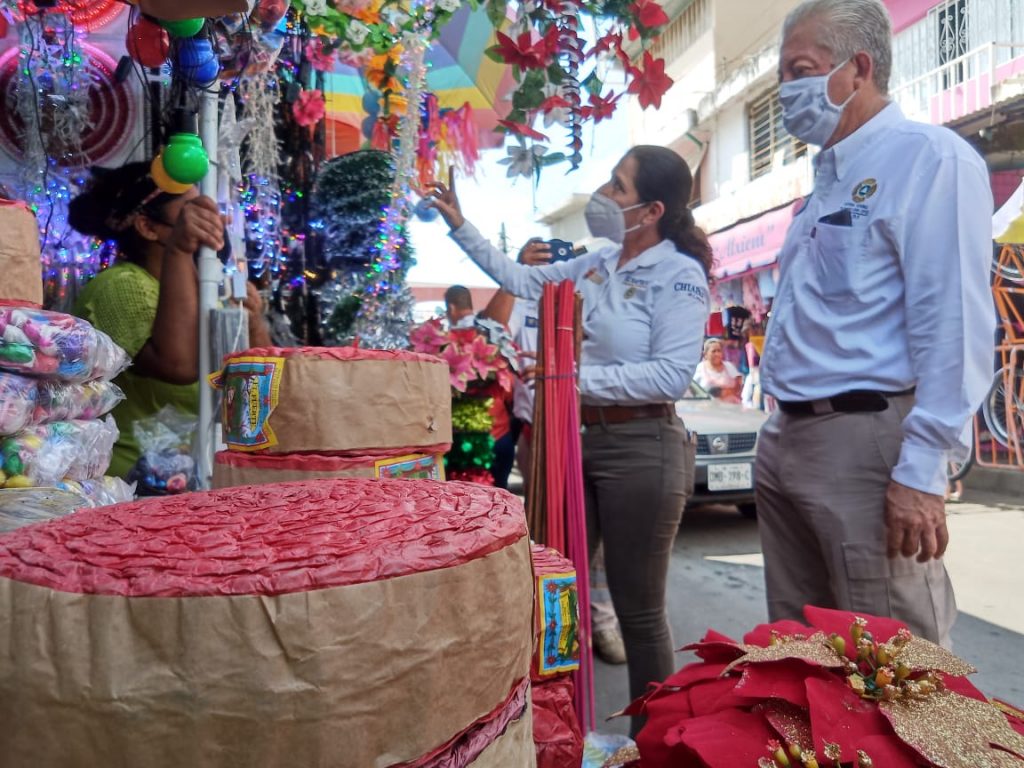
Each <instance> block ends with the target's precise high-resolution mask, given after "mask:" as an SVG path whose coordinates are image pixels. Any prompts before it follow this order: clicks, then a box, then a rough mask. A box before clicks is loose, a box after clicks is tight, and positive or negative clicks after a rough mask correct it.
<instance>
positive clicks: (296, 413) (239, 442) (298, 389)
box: [217, 347, 452, 454]
mask: <svg viewBox="0 0 1024 768" xmlns="http://www.w3.org/2000/svg"><path fill="white" fill-rule="evenodd" d="M448 376H449V375H448V364H447V363H446V362H445V361H444V360H442V359H441V358H439V357H434V356H432V355H424V354H420V353H418V352H403V351H397V350H388V351H386V350H377V349H357V348H356V347H305V348H296V349H278V348H258V349H250V350H247V351H245V352H242V353H239V354H237V355H231V356H229V357H228V358H226V360H225V364H224V370H223V372H222V373H221V375H220V377H219V378H218V382H217V385H218V386H219V387H220V388H221V389H222V390H223V391H224V396H223V419H222V421H223V425H224V442H225V443H227V446H228V448H229V449H230V450H233V451H261V452H266V453H309V452H312V453H320V454H332V453H353V452H365V451H367V450H381V449H386V448H399V447H413V448H416V447H419V446H435V445H437V444H438V443H450V442H451V441H452V405H451V389H450V385H449V381H448Z"/></svg>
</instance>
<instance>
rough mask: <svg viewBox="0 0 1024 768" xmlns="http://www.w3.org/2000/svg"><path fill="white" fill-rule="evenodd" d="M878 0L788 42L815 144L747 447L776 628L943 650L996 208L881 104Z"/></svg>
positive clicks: (852, 2)
mask: <svg viewBox="0 0 1024 768" xmlns="http://www.w3.org/2000/svg"><path fill="white" fill-rule="evenodd" d="M891 61H892V30H891V21H890V19H889V15H888V12H887V11H886V9H885V6H884V5H882V3H881V2H880V0H808V1H807V2H804V3H802V4H801V5H800V6H798V7H797V8H796V9H794V10H793V11H792V12H791V13H790V14H789V16H788V17H787V19H786V22H785V24H784V27H783V41H782V48H781V54H780V60H779V80H780V83H781V85H780V89H779V100H780V102H781V104H782V110H783V123H784V125H785V126H786V129H787V130H788V131H789V133H790V134H792V135H793V136H795V137H796V138H798V139H800V140H802V141H805V142H807V143H809V144H815V145H818V146H821V147H823V150H822V152H821V153H820V154H819V155H818V157H817V158H816V168H815V182H814V193H813V194H812V195H811V197H810V198H809V199H808V201H807V202H806V204H805V205H804V207H803V209H802V211H800V212H799V213H798V214H797V216H796V218H795V219H794V221H793V223H792V225H791V226H790V230H789V233H788V234H787V237H786V241H785V245H784V246H783V248H782V251H781V252H780V254H779V266H780V269H781V276H780V281H779V291H778V295H777V297H776V299H775V303H774V306H773V313H772V317H771V321H770V322H769V325H768V333H767V339H766V345H765V349H764V357H763V359H762V361H761V381H762V384H763V386H764V389H765V391H766V392H767V393H769V394H771V395H773V396H774V397H775V398H777V400H778V407H779V410H778V411H777V412H776V413H774V414H773V415H772V417H771V418H770V419H769V421H768V422H767V423H766V425H765V426H764V427H763V429H762V431H761V437H760V440H759V443H758V449H757V467H756V474H757V489H756V493H757V510H758V523H759V529H760V532H761V538H762V544H763V550H764V558H765V582H766V587H767V598H768V612H769V616H770V618H771V619H773V620H777V619H795V618H800V612H801V608H802V606H803V605H804V604H806V603H811V604H814V605H821V606H825V607H832V608H839V609H843V610H849V611H854V612H864V613H869V614H877V615H883V616H891V617H893V618H896V619H899V620H901V621H903V622H905V623H906V624H907V625H908V626H909V627H910V629H911V631H912V632H914V633H915V634H917V635H920V636H921V637H925V638H927V639H929V640H932V641H935V642H939V643H942V644H943V645H947V646H948V645H949V642H950V629H951V628H952V625H953V622H954V620H955V617H956V604H955V601H954V597H953V588H952V585H951V584H950V581H949V577H948V575H947V573H946V569H945V566H944V565H943V563H942V560H941V559H940V558H941V557H942V554H943V552H944V551H945V549H946V545H947V543H948V541H949V534H948V531H947V529H946V522H945V508H944V504H943V494H944V492H945V490H946V464H947V461H948V460H949V459H950V458H951V457H952V458H956V457H962V456H965V455H966V450H967V440H968V428H969V427H968V422H969V420H970V418H971V416H972V415H973V413H974V411H975V410H976V409H977V407H978V405H979V404H980V402H981V401H982V399H983V398H984V396H985V394H986V392H987V391H988V387H989V382H990V381H991V379H992V361H993V339H994V336H993V334H994V324H995V313H994V310H993V302H992V296H991V293H990V290H989V267H990V264H989V262H990V260H991V254H992V244H991V238H992V227H991V216H992V193H991V188H990V184H989V176H988V171H987V169H986V167H985V163H984V162H983V160H982V159H981V158H980V157H979V156H978V154H977V153H976V152H975V151H974V150H973V149H972V148H971V147H970V146H969V145H968V144H967V143H966V142H965V141H964V140H963V139H961V138H960V137H959V136H957V135H956V134H954V133H953V132H952V131H950V130H948V129H946V128H941V127H935V126H930V125H925V124H921V123H915V122H911V121H909V120H907V119H906V118H904V117H903V114H902V113H901V112H900V109H899V107H898V106H896V105H895V104H893V103H891V102H890V101H889V98H888V95H887V93H888V90H887V89H888V80H889V73H890V68H891Z"/></svg>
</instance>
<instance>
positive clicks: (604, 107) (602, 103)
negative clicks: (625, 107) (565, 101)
mask: <svg viewBox="0 0 1024 768" xmlns="http://www.w3.org/2000/svg"><path fill="white" fill-rule="evenodd" d="M621 95H622V94H618V93H615V92H614V91H612V92H611V93H609V94H608V95H607V96H600V95H598V94H596V93H592V94H590V104H589V105H588V106H585V107H583V108H582V109H581V110H580V113H581V114H582V115H583V119H584V120H587V119H589V118H591V117H592V118H594V123H600V122H601V121H602V120H605V119H607V118H609V117H611V116H612V114H613V113H614V112H615V107H616V102H618V100H619V97H620V96H621Z"/></svg>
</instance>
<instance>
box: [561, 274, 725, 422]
mask: <svg viewBox="0 0 1024 768" xmlns="http://www.w3.org/2000/svg"><path fill="white" fill-rule="evenodd" d="M707 319H708V288H707V280H706V279H705V277H704V274H703V272H702V271H701V269H700V267H699V266H698V265H697V263H696V262H693V264H692V265H689V264H688V265H686V268H685V269H684V270H681V271H680V273H679V274H678V275H677V276H676V278H675V279H674V280H673V281H671V282H668V283H667V284H666V285H664V286H663V287H662V290H661V291H660V292H659V295H658V296H657V298H656V299H655V307H654V316H653V318H652V322H651V359H650V360H649V361H645V362H642V363H620V364H618V365H583V366H582V367H581V368H580V393H581V394H582V395H583V397H584V398H585V399H587V400H589V401H591V402H593V403H601V404H606V403H618V404H624V403H656V402H667V401H668V402H674V401H675V400H678V399H679V398H680V397H682V396H683V393H684V392H685V391H686V387H687V386H689V383H690V378H691V376H692V375H693V371H694V369H695V368H696V367H697V364H698V362H699V361H700V354H701V348H702V346H703V343H704V325H705V323H707Z"/></svg>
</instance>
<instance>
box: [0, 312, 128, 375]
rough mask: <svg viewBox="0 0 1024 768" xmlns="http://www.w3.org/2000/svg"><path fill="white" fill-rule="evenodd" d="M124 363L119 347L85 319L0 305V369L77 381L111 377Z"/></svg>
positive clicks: (126, 361)
mask: <svg viewBox="0 0 1024 768" xmlns="http://www.w3.org/2000/svg"><path fill="white" fill-rule="evenodd" d="M128 362H129V360H128V356H127V355H126V354H125V352H124V350H123V349H121V348H120V347H119V346H117V344H115V343H114V342H113V340H112V339H111V338H110V337H109V336H107V334H105V333H103V332H102V331H98V330H96V329H95V328H93V327H92V326H91V325H90V324H89V323H87V322H86V321H85V320H81V319H79V318H77V317H73V316H72V315H65V314H62V313H60V312H49V311H47V310H43V309H34V308H31V307H24V306H11V305H0V370H3V371H8V372H11V373H19V374H21V375H23V376H33V377H36V378H44V379H56V380H58V381H64V382H69V383H82V382H86V381H94V380H96V379H112V378H114V377H115V376H117V374H119V373H120V372H121V371H123V370H124V369H125V368H126V367H127V366H128Z"/></svg>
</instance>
